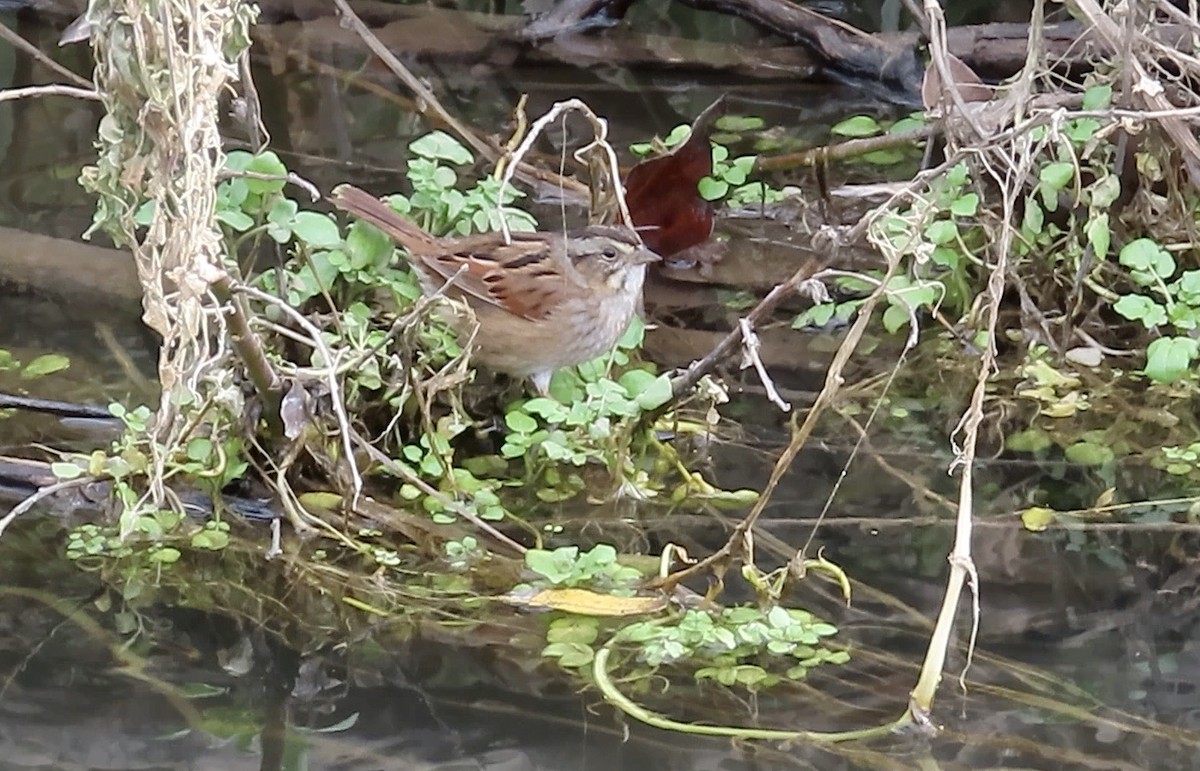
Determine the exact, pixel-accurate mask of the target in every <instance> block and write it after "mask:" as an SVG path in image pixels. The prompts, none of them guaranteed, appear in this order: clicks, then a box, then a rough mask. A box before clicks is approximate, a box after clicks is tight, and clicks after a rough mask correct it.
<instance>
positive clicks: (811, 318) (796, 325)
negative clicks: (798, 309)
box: [792, 303, 837, 329]
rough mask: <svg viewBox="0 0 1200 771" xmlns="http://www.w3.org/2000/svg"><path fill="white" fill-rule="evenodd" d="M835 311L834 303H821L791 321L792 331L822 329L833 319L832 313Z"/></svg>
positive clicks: (835, 305)
mask: <svg viewBox="0 0 1200 771" xmlns="http://www.w3.org/2000/svg"><path fill="white" fill-rule="evenodd" d="M836 309H837V304H836V303H821V304H820V305H814V306H812V307H811V308H809V309H808V310H806V311H804V312H803V313H801V314H800V315H799V316H797V317H796V318H795V319H794V320H793V321H792V329H804V328H805V327H823V326H825V325H826V324H828V323H829V320H830V319H832V318H833V312H834V310H836Z"/></svg>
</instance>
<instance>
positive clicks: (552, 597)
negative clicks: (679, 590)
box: [505, 589, 667, 616]
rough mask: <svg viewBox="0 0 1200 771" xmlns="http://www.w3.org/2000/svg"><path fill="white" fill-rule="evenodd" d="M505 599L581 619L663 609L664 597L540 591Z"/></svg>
mask: <svg viewBox="0 0 1200 771" xmlns="http://www.w3.org/2000/svg"><path fill="white" fill-rule="evenodd" d="M505 599H506V600H508V601H509V602H511V603H513V604H514V605H521V606H523V607H529V608H538V609H543V610H562V611H566V612H568V613H578V614H579V615H581V616H637V615H641V614H643V613H657V612H658V611H660V610H663V609H664V608H666V607H667V598H666V597H614V596H613V595H611V594H600V593H598V592H592V591H588V590H587V589H543V590H541V591H539V592H537V593H535V594H533V595H531V596H524V595H516V594H509V595H507V596H506V597H505Z"/></svg>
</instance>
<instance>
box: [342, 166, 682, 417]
mask: <svg viewBox="0 0 1200 771" xmlns="http://www.w3.org/2000/svg"><path fill="white" fill-rule="evenodd" d="M329 200H330V202H331V203H333V205H334V206H336V207H337V208H339V209H341V210H342V211H345V212H347V213H349V214H352V215H354V216H356V217H358V218H359V219H361V220H363V221H365V222H368V223H370V224H371V225H373V226H374V227H375V228H377V229H379V230H380V231H382V232H383V233H384V234H386V235H387V236H389V237H390V238H391V239H392V241H394V242H395V243H396V244H398V245H399V246H401V247H403V248H404V250H405V251H406V252H408V257H409V262H410V264H411V265H412V267H413V269H414V271H415V272H416V274H417V277H418V279H419V281H420V284H421V288H422V291H424V292H425V293H426V294H427V295H429V294H432V293H434V292H438V291H442V290H444V291H445V293H446V294H447V295H448V296H450V297H452V298H455V299H458V300H461V301H463V302H465V303H466V304H467V305H469V306H470V307H471V309H472V310H473V311H474V316H475V320H476V323H477V324H478V327H477V329H476V330H475V342H476V350H475V353H474V360H475V361H476V362H478V363H480V364H482V365H484V366H485V367H487V368H489V369H492V370H495V371H498V372H503V373H505V374H508V375H512V376H514V377H518V378H528V379H529V380H530V381H531V382H532V383H533V385H534V387H535V388H536V389H537V391H538V393H539V394H541V395H544V396H545V395H549V389H550V379H551V378H552V377H553V376H554V373H555V372H557V371H558V370H560V369H562V368H564V367H570V366H574V365H576V364H581V363H583V362H585V361H589V360H591V359H594V358H596V357H598V356H601V355H603V354H606V353H608V352H610V351H611V350H612V349H613V347H614V346H615V345H616V343H617V340H618V339H620V337H621V335H622V334H624V332H625V330H626V328H628V326H629V322H630V321H631V320H632V318H633V316H634V314H635V313H636V312H638V310H639V309H640V307H641V300H642V285H643V282H644V281H645V277H646V266H647V265H649V264H650V263H653V262H656V261H658V260H660V259H661V258H660V257H659V256H658V254H656V253H655V252H653V251H651V250H650V249H649V248H647V247H646V246H645V245H644V244H643V243H642V240H641V238H640V237H639V236H638V234H637V232H636V231H634V230H633V229H631V228H628V227H624V226H620V225H589V226H587V227H585V228H582V229H579V230H574V231H569V232H567V231H564V232H544V231H539V232H534V233H512V234H510V236H509V237H507V238H506V237H505V235H504V234H502V233H483V234H478V235H471V236H462V237H439V236H433V235H431V234H429V233H427V232H425V231H424V230H422V229H421V228H420V227H419V226H417V225H416V224H415V223H414V222H412V221H411V220H409V219H407V218H406V217H404V215H402V214H400V213H399V212H397V211H395V210H394V209H392V207H390V206H388V205H387V204H386V203H384V202H383V201H381V200H379V199H378V198H376V197H375V196H373V195H371V194H370V193H368V192H366V191H365V190H362V189H360V188H357V187H354V186H353V185H348V184H343V185H339V186H338V187H337V188H335V189H334V190H333V192H332V193H331V195H330V199H329ZM447 284H449V286H447ZM444 318H445V319H446V321H447V322H448V323H449V324H450V326H451V327H452V328H454V329H455V331H456V332H457V333H458V334H459V335H460V336H461V335H466V334H470V332H471V331H472V324H471V322H470V320H469V318H468V317H465V316H464V315H463V314H461V313H453V312H450V313H447V314H445V316H444Z"/></svg>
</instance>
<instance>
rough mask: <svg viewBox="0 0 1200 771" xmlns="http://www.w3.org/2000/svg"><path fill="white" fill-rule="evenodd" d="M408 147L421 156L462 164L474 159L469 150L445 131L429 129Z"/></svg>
mask: <svg viewBox="0 0 1200 771" xmlns="http://www.w3.org/2000/svg"><path fill="white" fill-rule="evenodd" d="M408 149H409V150H410V151H411V152H412V153H413V154H414V155H419V156H421V157H422V158H430V159H433V160H442V161H449V162H450V163H454V164H458V165H462V164H466V163H470V162H471V161H473V160H474V157H473V156H472V155H471V151H470V150H468V149H467V148H465V147H463V146H462V144H461V143H459V141H458V140H457V139H455V138H454V137H452V136H450V135H449V134H447V133H446V132H445V131H431V132H430V133H428V134H426V135H425V136H423V137H421V138H420V139H416V140H414V141H413V143H412V144H410V145H409V146H408Z"/></svg>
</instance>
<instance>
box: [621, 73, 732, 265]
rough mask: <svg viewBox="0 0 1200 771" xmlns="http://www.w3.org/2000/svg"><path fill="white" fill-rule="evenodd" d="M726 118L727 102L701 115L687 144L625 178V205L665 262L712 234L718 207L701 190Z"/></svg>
mask: <svg viewBox="0 0 1200 771" xmlns="http://www.w3.org/2000/svg"><path fill="white" fill-rule="evenodd" d="M724 114H725V100H724V97H722V98H720V99H718V100H717V101H715V102H713V103H712V104H711V105H709V106H708V108H707V109H705V110H704V112H702V113H700V115H699V117H697V118H696V120H695V122H694V123H692V133H691V136H689V137H688V140H687V141H686V142H684V143H683V144H682V145H680V146H679V147H677V148H675V150H674V151H673V152H671V153H669V154H667V155H663V156H660V157H658V158H651V159H649V160H646V161H642V162H641V163H639V164H638V165H637V166H634V167H633V168H632V169H630V170H629V173H628V174H626V175H625V201H626V203H627V204H628V205H629V214H630V216H631V217H632V218H633V224H634V225H635V226H636V227H637V228H638V232H639V233H641V236H642V240H643V241H645V242H646V246H649V247H650V248H651V249H653V250H654V251H656V252H658V254H659V255H661V256H662V257H670V256H671V255H673V254H677V253H678V252H682V251H683V250H684V249H688V248H690V247H693V246H696V245H697V244H702V243H704V242H705V241H707V240H708V237H709V236H711V235H712V231H713V217H714V213H715V207H714V206H713V204H712V203H711V202H710V201H706V200H704V199H703V198H701V197H700V193H699V191H698V190H697V189H696V186H697V185H698V184H699V183H700V180H701V179H702V178H703V177H706V176H708V175H710V174H712V145H711V143H710V142H709V137H710V136H711V135H712V130H713V124H714V123H715V122H716V119H717V118H718V117H720V116H721V115H724Z"/></svg>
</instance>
